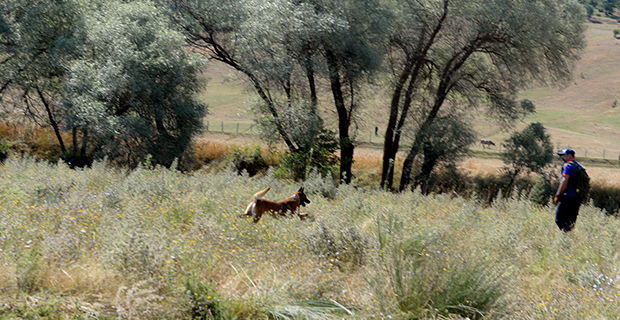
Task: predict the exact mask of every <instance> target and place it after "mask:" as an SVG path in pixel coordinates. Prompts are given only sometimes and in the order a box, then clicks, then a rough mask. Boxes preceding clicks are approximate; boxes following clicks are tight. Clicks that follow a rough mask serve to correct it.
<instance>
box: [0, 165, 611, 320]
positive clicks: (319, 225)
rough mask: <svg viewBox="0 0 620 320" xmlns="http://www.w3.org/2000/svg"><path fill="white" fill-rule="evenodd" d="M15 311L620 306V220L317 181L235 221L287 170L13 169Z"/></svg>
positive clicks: (606, 310) (566, 309) (5, 182)
mask: <svg viewBox="0 0 620 320" xmlns="http://www.w3.org/2000/svg"><path fill="white" fill-rule="evenodd" d="M0 173H1V174H0V213H1V214H0V250H1V251H0V301H2V304H1V305H0V318H29V319H44V318H45V319H47V318H56V319H70V318H78V317H81V318H86V317H96V318H99V319H106V318H109V319H112V318H115V319H116V318H121V319H151V318H164V319H178V318H195V319H235V318H236V319H274V318H275V319H325V318H332V317H333V318H338V319H342V318H348V319H369V318H377V319H387V318H392V319H403V318H410V319H446V318H451V319H457V318H465V317H469V318H470V319H474V318H477V319H500V318H501V319H504V318H505V319H549V318H554V319H582V318H592V319H595V318H617V317H618V316H620V299H619V297H620V287H619V286H620V285H619V284H618V281H620V271H618V270H617V267H618V265H620V263H619V262H620V261H619V260H620V252H619V249H618V248H620V246H619V245H620V240H619V239H618V237H620V230H619V227H620V222H619V221H618V220H617V219H616V218H613V217H609V216H607V215H606V214H604V213H603V212H601V211H600V210H599V209H596V208H595V207H593V206H591V205H588V206H585V207H583V208H582V210H581V213H580V215H579V218H578V221H577V227H576V229H575V230H574V231H573V232H571V233H569V234H563V233H562V232H560V231H559V230H558V229H557V227H556V226H555V224H554V222H553V208H551V207H546V206H539V205H535V204H533V203H532V202H530V201H529V200H528V198H527V196H525V195H524V196H523V197H522V198H517V197H511V198H501V197H500V198H498V199H496V200H495V202H493V204H492V205H490V206H489V205H488V204H486V203H485V202H483V201H480V200H477V199H476V198H475V197H474V198H473V199H470V200H467V199H464V198H460V197H458V196H456V195H454V194H451V195H448V194H446V195H431V196H424V195H422V194H420V193H419V192H405V193H402V194H391V193H385V192H381V191H377V190H371V189H356V188H354V187H352V186H336V185H334V184H333V183H332V182H331V181H329V180H323V179H321V178H320V177H319V176H318V175H316V174H312V175H311V176H310V179H309V180H308V181H306V182H305V183H304V186H305V189H306V190H307V191H308V192H309V197H310V200H311V201H312V202H311V204H310V205H309V206H308V207H306V208H304V212H307V213H308V214H309V215H310V219H308V220H307V221H301V220H300V219H298V218H295V217H293V218H290V219H288V218H281V219H274V218H271V217H268V216H267V217H263V219H262V220H261V221H260V222H259V223H258V224H253V223H251V221H250V220H246V219H241V218H238V217H237V216H238V214H239V213H241V212H242V211H243V210H244V209H245V207H246V206H247V204H248V202H249V201H250V200H251V195H252V194H254V193H255V192H256V191H258V190H261V189H263V188H264V187H266V186H271V188H272V189H271V191H270V192H269V193H268V194H267V196H266V198H268V199H273V200H281V199H284V198H286V197H288V196H290V195H291V194H293V193H294V192H295V191H296V190H297V189H298V187H299V185H297V184H296V183H291V182H288V181H286V180H280V179H278V178H276V177H275V176H274V173H273V171H268V172H267V173H265V174H263V175H260V174H259V175H257V176H254V177H252V178H250V177H249V176H248V175H238V174H237V173H236V171H234V170H232V169H230V170H223V171H219V172H208V171H197V172H194V173H192V174H182V173H179V172H176V171H170V170H167V169H162V168H154V169H145V168H138V169H136V170H134V171H131V172H124V171H120V170H115V169H112V168H110V167H109V166H107V165H106V164H105V163H95V164H94V165H93V167H92V169H88V170H71V169H69V168H68V167H67V166H66V165H64V164H62V163H60V164H58V165H49V164H45V163H43V162H37V161H35V160H34V159H21V160H19V159H16V158H9V159H7V160H6V161H5V162H4V163H3V164H2V165H0Z"/></svg>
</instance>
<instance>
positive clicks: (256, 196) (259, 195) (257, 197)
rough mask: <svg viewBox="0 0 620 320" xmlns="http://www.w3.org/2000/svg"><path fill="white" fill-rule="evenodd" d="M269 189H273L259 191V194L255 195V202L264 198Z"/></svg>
mask: <svg viewBox="0 0 620 320" xmlns="http://www.w3.org/2000/svg"><path fill="white" fill-rule="evenodd" d="M269 189H271V187H267V188H265V190H263V191H259V192H257V193H255V194H254V201H256V200H258V199H260V198H262V197H264V196H265V194H266V193H267V191H269Z"/></svg>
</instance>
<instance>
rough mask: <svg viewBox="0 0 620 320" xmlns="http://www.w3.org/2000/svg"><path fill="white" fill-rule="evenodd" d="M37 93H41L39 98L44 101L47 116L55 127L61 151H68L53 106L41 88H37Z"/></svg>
mask: <svg viewBox="0 0 620 320" xmlns="http://www.w3.org/2000/svg"><path fill="white" fill-rule="evenodd" d="M37 93H38V94H39V98H40V99H41V102H43V105H44V106H45V111H46V112H47V116H48V118H49V121H50V124H51V125H52V128H54V133H55V134H56V139H58V144H59V145H60V151H61V152H62V153H66V152H67V149H66V148H65V143H64V142H63V141H62V136H61V135H60V128H59V127H58V123H57V122H56V119H54V114H53V113H52V108H51V107H50V105H49V103H48V102H47V100H45V97H44V96H43V92H42V91H41V89H39V88H37Z"/></svg>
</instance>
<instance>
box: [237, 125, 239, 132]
mask: <svg viewBox="0 0 620 320" xmlns="http://www.w3.org/2000/svg"><path fill="white" fill-rule="evenodd" d="M237 134H239V124H238V123H237Z"/></svg>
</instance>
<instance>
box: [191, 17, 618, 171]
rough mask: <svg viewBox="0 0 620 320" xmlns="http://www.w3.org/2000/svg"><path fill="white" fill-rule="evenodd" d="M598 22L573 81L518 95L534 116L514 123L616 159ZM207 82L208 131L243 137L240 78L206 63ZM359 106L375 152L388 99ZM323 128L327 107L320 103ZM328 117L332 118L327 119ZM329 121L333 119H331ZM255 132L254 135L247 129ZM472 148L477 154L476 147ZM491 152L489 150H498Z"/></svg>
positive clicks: (612, 89)
mask: <svg viewBox="0 0 620 320" xmlns="http://www.w3.org/2000/svg"><path fill="white" fill-rule="evenodd" d="M595 19H598V20H597V21H598V22H600V23H593V22H587V26H588V30H587V34H586V38H587V43H588V46H587V48H586V49H585V51H584V53H583V56H582V59H581V60H580V61H578V62H577V65H576V68H575V72H574V80H573V81H572V82H571V83H570V84H569V85H568V86H567V87H563V88H557V87H554V86H552V85H553V84H550V85H549V86H547V87H534V88H532V89H529V90H526V91H524V92H522V93H521V97H522V98H528V99H530V100H532V101H533V102H534V104H535V105H536V108H537V113H536V114H534V115H532V116H529V117H527V118H525V119H524V120H523V121H522V122H521V123H518V124H517V126H516V128H517V129H521V128H523V127H524V126H525V125H526V124H528V123H530V122H541V123H543V124H544V125H545V127H546V128H547V129H548V132H549V133H550V134H551V138H552V140H553V143H554V145H555V146H557V148H561V147H567V146H569V147H572V148H574V149H575V150H576V151H577V156H578V157H579V156H581V157H585V156H587V157H588V158H603V157H604V158H605V159H610V160H618V157H619V156H620V105H619V106H617V107H616V108H612V104H613V102H614V101H617V100H620V58H619V57H620V39H616V38H614V37H613V32H612V30H613V29H614V28H618V25H619V24H618V23H617V22H615V21H614V20H610V19H605V18H595ZM206 74H207V77H208V78H209V84H208V86H207V89H206V91H205V92H203V94H202V95H201V99H202V100H203V101H204V102H206V103H207V104H209V111H210V114H209V116H208V117H207V119H206V120H207V121H208V122H209V129H210V131H211V132H213V131H218V132H219V131H221V127H222V124H223V125H224V131H225V132H228V133H235V132H236V130H237V124H238V125H239V130H240V131H242V132H243V133H251V131H250V129H249V128H250V126H251V125H252V124H253V123H254V121H253V120H252V115H251V114H247V112H246V110H247V107H248V101H249V100H250V97H251V96H252V95H253V91H252V90H251V88H248V86H247V84H246V83H244V81H243V79H242V77H241V76H239V75H237V74H236V73H234V72H232V71H231V70H229V69H228V68H227V67H226V66H224V65H222V64H221V63H216V62H213V63H211V65H210V67H209V69H208V70H207V72H206ZM366 95H367V97H366V98H367V99H366V102H365V108H363V109H362V110H361V111H360V116H359V117H358V118H357V119H356V121H357V124H358V127H359V134H358V142H360V143H363V145H362V146H360V147H361V148H360V149H358V150H361V149H363V148H370V149H379V148H381V144H382V140H381V139H382V134H383V132H384V131H383V130H385V123H386V122H387V106H388V98H387V96H386V95H385V94H384V93H382V92H381V90H378V89H376V88H375V89H374V90H372V91H369V92H368V93H366ZM324 108H325V109H326V112H324V115H325V116H326V117H327V119H326V122H327V123H328V124H335V120H333V121H330V116H331V117H334V116H335V115H334V113H333V112H330V111H329V110H331V105H329V104H328V103H327V102H324ZM332 115H333V116H332ZM332 119H333V118H332ZM375 126H378V127H379V136H378V137H375V136H374V127H375ZM474 127H475V129H476V130H477V131H478V132H479V138H481V139H491V140H493V141H495V142H496V143H498V142H502V141H503V140H504V139H506V138H507V137H508V136H509V135H510V132H509V131H506V130H504V129H506V128H503V127H501V126H500V125H498V124H496V123H494V122H490V121H487V120H484V119H481V120H477V121H475V122H474ZM253 132H255V131H253ZM473 150H482V147H481V146H480V145H477V146H474V147H473ZM498 151H499V147H498V148H497V149H491V152H498Z"/></svg>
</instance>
